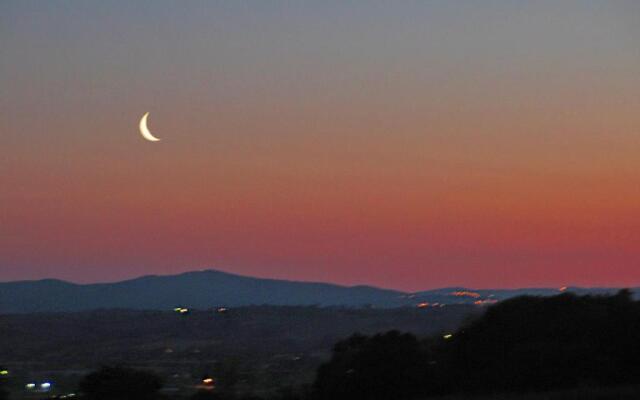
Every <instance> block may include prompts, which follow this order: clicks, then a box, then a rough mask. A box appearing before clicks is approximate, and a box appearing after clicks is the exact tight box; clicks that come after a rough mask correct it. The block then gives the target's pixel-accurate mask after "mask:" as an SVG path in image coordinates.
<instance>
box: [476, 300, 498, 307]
mask: <svg viewBox="0 0 640 400" xmlns="http://www.w3.org/2000/svg"><path fill="white" fill-rule="evenodd" d="M497 302H498V300H495V299H485V300H476V301H474V302H473V304H475V305H477V306H484V305H487V304H495V303H497Z"/></svg>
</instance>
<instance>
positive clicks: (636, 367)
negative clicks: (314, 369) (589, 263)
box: [314, 291, 640, 400]
mask: <svg viewBox="0 0 640 400" xmlns="http://www.w3.org/2000/svg"><path fill="white" fill-rule="evenodd" d="M638 383H640V303H639V302H634V301H632V299H631V295H630V293H629V292H628V291H621V292H619V293H618V294H617V295H614V296H595V297H594V296H575V295H573V294H562V295H559V296H555V297H528V296H526V297H520V298H516V299H512V300H507V301H504V302H502V303H499V304H498V305H495V306H493V307H491V308H490V309H489V310H488V311H487V312H486V313H485V314H484V315H483V316H482V317H480V318H479V319H476V320H475V321H473V322H471V323H470V324H468V325H467V326H465V327H463V328H461V329H460V330H459V331H457V332H455V333H453V334H452V335H451V336H449V335H446V336H444V337H440V338H435V339H426V340H423V341H418V339H417V338H416V337H414V336H413V335H410V334H400V333H398V332H389V333H386V334H380V335H375V336H371V337H367V336H361V335H354V336H352V337H351V338H349V339H347V340H344V341H342V342H340V343H338V344H337V345H336V346H335V348H334V351H333V357H332V358H331V360H330V361H329V362H328V363H326V364H324V365H323V366H321V367H320V369H319V371H318V376H317V379H316V382H315V384H314V395H315V399H319V400H329V399H331V400H340V399H350V400H356V399H369V400H377V399H380V400H382V399H390V398H392V399H396V400H402V399H415V398H420V397H428V396H430V395H436V394H449V393H458V392H469V393H495V392H524V391H543V390H552V389H563V388H571V387H576V386H607V385H621V384H638Z"/></svg>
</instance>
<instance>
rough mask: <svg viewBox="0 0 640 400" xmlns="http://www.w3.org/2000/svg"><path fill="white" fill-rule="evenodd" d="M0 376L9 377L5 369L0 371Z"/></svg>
mask: <svg viewBox="0 0 640 400" xmlns="http://www.w3.org/2000/svg"><path fill="white" fill-rule="evenodd" d="M0 375H9V370H6V369H3V370H0Z"/></svg>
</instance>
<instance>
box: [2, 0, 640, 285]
mask: <svg viewBox="0 0 640 400" xmlns="http://www.w3.org/2000/svg"><path fill="white" fill-rule="evenodd" d="M639 20H640V2H637V1H631V0H629V1H595V0H584V1H562V2H558V1H536V2H522V1H516V0H514V1H483V2H478V1H455V2H449V1H416V2H412V1H398V2H395V1H394V2H389V1H321V2H311V1H291V2H289V1H275V0H274V1H217V2H214V1H186V2H173V1H171V2H169V1H135V2H129V1H48V2H41V1H24V0H20V1H2V2H1V3H0V88H1V89H0V91H1V95H0V281H10V280H22V279H42V278H59V279H65V280H70V281H73V282H103V281H116V280H121V279H127V278H132V277H136V276H140V275H147V274H173V273H179V272H183V271H190V270H199V269H207V268H214V269H220V270H224V271H229V272H234V273H239V274H246V275H254V276H260V277H271V278H282V279H294V280H310V281H327V282H335V283H340V284H348V285H354V284H370V285H376V286H382V287H388V288H396V289H403V290H420V289H429V288H436V287H444V286H467V287H473V288H497V287H532V286H551V287H556V286H564V285H581V286H637V285H640V95H639V93H640V24H639V23H638V21H639ZM145 112H149V113H150V114H149V128H150V130H151V131H152V132H153V134H154V135H156V136H158V137H160V138H161V139H162V140H161V141H160V142H156V143H152V142H148V141H145V140H144V139H143V138H142V137H141V135H140V134H139V132H138V121H139V119H140V118H141V117H142V115H143V114H144V113H145Z"/></svg>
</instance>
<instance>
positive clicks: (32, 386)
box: [24, 383, 36, 389]
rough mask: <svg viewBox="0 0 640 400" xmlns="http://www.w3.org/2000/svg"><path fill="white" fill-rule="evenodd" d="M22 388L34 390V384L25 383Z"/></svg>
mask: <svg viewBox="0 0 640 400" xmlns="http://www.w3.org/2000/svg"><path fill="white" fill-rule="evenodd" d="M24 387H26V388H27V389H35V388H36V384H35V383H27V384H26V385H24Z"/></svg>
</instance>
